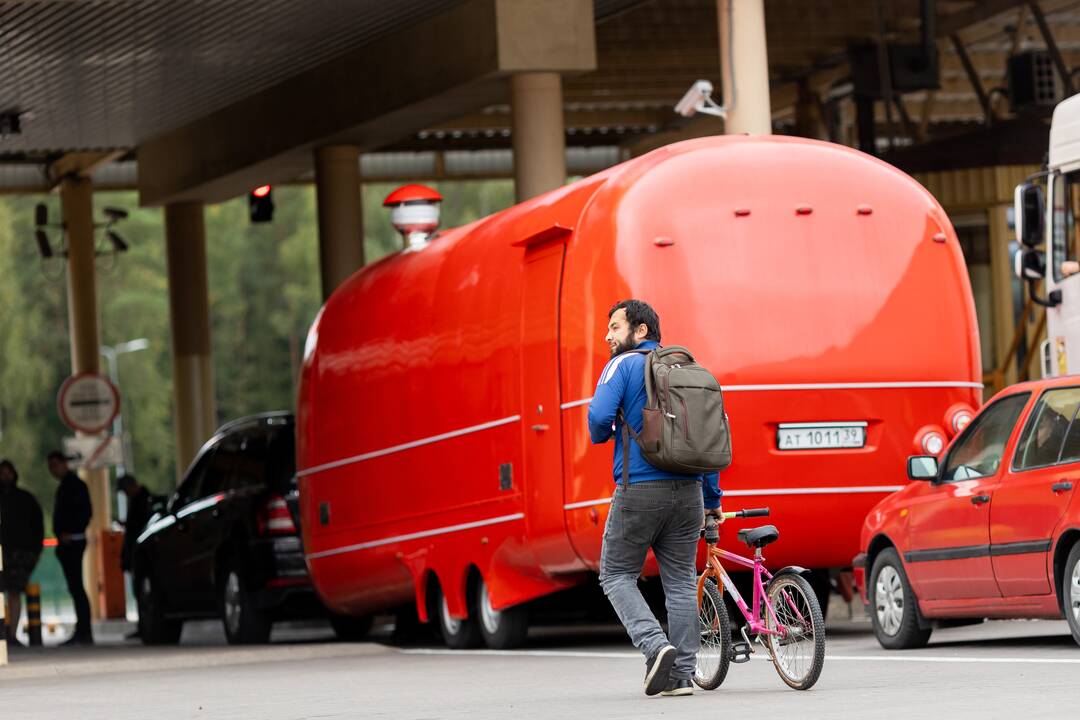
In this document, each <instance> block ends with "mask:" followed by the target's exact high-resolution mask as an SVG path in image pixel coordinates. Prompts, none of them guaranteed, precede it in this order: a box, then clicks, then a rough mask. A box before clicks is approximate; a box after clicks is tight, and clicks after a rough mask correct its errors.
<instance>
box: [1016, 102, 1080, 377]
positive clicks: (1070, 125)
mask: <svg viewBox="0 0 1080 720" xmlns="http://www.w3.org/2000/svg"><path fill="white" fill-rule="evenodd" d="M1044 186H1045V191H1044ZM1047 197H1048V198H1050V202H1049V203H1047V202H1046V200H1045V198H1047ZM1014 218H1015V224H1016V239H1017V241H1018V242H1019V243H1020V247H1021V251H1020V252H1019V253H1017V255H1016V272H1017V274H1018V275H1019V276H1020V277H1021V278H1023V280H1024V281H1025V282H1026V283H1027V285H1028V293H1029V295H1030V297H1031V298H1032V299H1033V301H1034V302H1036V303H1038V304H1039V305H1042V306H1044V307H1045V308H1046V337H1047V340H1046V341H1045V342H1043V344H1042V346H1041V347H1040V349H1039V360H1040V365H1041V368H1042V375H1043V377H1056V376H1058V375H1073V374H1080V95H1076V96H1074V97H1071V98H1068V99H1067V100H1064V101H1063V102H1061V103H1060V104H1059V105H1058V106H1057V107H1056V108H1055V109H1054V117H1053V120H1052V122H1051V125H1050V156H1049V161H1048V163H1047V169H1046V171H1045V172H1042V173H1039V174H1038V175H1036V176H1034V177H1032V178H1030V179H1029V180H1028V181H1027V182H1025V183H1023V184H1021V185H1018V186H1017V188H1016V195H1015V213H1014ZM1043 248H1045V249H1043ZM1041 280H1042V281H1045V291H1044V294H1043V295H1042V296H1040V295H1039V292H1038V288H1037V285H1038V283H1039V281H1041Z"/></svg>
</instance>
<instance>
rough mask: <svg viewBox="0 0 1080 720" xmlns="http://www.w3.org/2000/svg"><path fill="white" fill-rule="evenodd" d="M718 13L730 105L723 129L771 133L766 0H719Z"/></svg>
mask: <svg viewBox="0 0 1080 720" xmlns="http://www.w3.org/2000/svg"><path fill="white" fill-rule="evenodd" d="M717 13H718V15H719V20H720V69H721V78H722V80H721V83H722V85H723V86H724V105H725V106H726V107H728V108H729V110H728V115H727V118H726V121H725V126H724V132H726V133H727V134H729V135H734V134H737V133H750V134H751V135H768V134H770V133H771V132H772V111H771V109H770V103H769V56H768V53H767V52H766V45H765V7H764V0H718V2H717ZM729 44H730V47H729Z"/></svg>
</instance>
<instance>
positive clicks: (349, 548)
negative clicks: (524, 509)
mask: <svg viewBox="0 0 1080 720" xmlns="http://www.w3.org/2000/svg"><path fill="white" fill-rule="evenodd" d="M524 519H525V513H514V514H513V515H502V516H500V517H494V518H488V519H487V520H477V521H475V522H467V523H461V524H460V525H448V526H446V527H441V528H434V529H431V530H421V531H420V532H414V533H408V534H407V535H394V536H393V537H387V538H381V539H379V540H371V541H369V542H362V543H357V544H355V545H346V546H344V547H339V548H334V549H332V550H320V551H319V552H313V553H308V554H307V556H306V557H307V559H308V560H318V559H319V558H324V557H330V556H332V555H342V554H344V553H350V552H356V551H357V550H367V549H369V548H376V547H380V546H382V545H390V544H391V543H396V542H405V541H406V540H418V539H420V538H426V537H432V536H434V535H445V534H447V533H452V532H461V531H462V530H472V529H473V528H478V527H485V526H487V525H498V524H500V523H507V522H513V521H514V520H524Z"/></svg>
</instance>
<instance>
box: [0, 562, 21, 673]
mask: <svg viewBox="0 0 1080 720" xmlns="http://www.w3.org/2000/svg"><path fill="white" fill-rule="evenodd" d="M15 622H18V619H16V620H15ZM4 665H7V585H6V584H5V582H4V548H3V546H2V545H0V667H3V666H4Z"/></svg>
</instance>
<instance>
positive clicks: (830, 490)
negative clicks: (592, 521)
mask: <svg viewBox="0 0 1080 720" xmlns="http://www.w3.org/2000/svg"><path fill="white" fill-rule="evenodd" d="M903 488H904V486H903V485H861V486H851V487H809V488H757V489H752V490H724V497H753V496H762V495H847V494H862V493H891V492H896V491H897V490H902V489H903ZM609 503H611V498H597V499H596V500H583V501H581V502H572V503H568V504H566V505H563V510H578V509H580V508H586V507H593V506H595V505H608V504H609Z"/></svg>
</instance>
